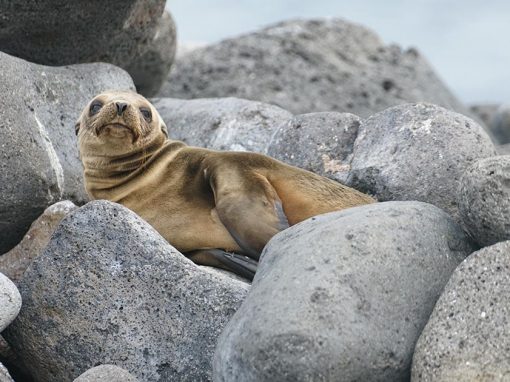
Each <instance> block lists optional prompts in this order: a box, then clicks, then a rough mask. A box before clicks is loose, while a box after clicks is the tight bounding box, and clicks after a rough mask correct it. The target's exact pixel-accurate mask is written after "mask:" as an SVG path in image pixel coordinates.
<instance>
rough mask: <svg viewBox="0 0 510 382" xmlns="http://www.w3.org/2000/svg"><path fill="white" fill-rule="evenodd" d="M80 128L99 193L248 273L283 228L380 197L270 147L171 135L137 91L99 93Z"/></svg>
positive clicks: (93, 189) (184, 244) (196, 257)
mask: <svg viewBox="0 0 510 382" xmlns="http://www.w3.org/2000/svg"><path fill="white" fill-rule="evenodd" d="M76 134H77V135H78V147H79V153H80V158H81V160H82V163H83V167H84V178H85V187H86V190H87V192H88V193H89V195H90V196H91V197H92V198H94V199H106V200H110V201H113V202H117V203H121V204H123V205H124V206H126V207H128V208H129V209H131V210H132V211H134V212H136V213H137V214H138V215H140V216H141V217H142V218H143V219H145V220H146V221H147V222H148V223H150V224H151V225H152V226H153V227H154V228H155V229H156V230H157V231H158V232H159V233H160V234H161V235H162V236H163V237H164V238H165V239H167V240H168V242H169V243H170V244H172V245H173V246H174V247H175V248H177V249H178V250H179V251H181V252H182V253H184V254H185V255H187V256H188V257H189V258H190V259H192V260H193V261H194V262H196V263H198V264H202V265H212V266H216V267H223V268H227V269H230V270H234V271H236V272H238V273H241V274H243V275H244V276H247V277H251V276H253V273H254V271H255V269H256V261H258V259H259V257H260V254H261V252H262V249H263V248H264V246H265V245H266V243H267V242H268V241H269V239H271V237H273V236H274V235H275V234H276V233H278V232H280V231H282V230H283V229H285V228H287V227H289V226H292V225H294V224H296V223H299V222H301V221H303V220H305V219H307V218H309V217H311V216H314V215H319V214H322V213H325V212H330V211H336V210H342V209H345V208H349V207H354V206H358V205H362V204H368V203H373V202H374V199H373V198H371V197H370V196H368V195H365V194H362V193H361V192H358V191H356V190H354V189H352V188H349V187H346V186H344V185H342V184H340V183H337V182H335V181H333V180H331V179H327V178H324V177H322V176H319V175H316V174H313V173H311V172H308V171H305V170H302V169H299V168H297V167H293V166H290V165H287V164H285V163H282V162H280V161H277V160H275V159H272V158H270V157H267V156H265V155H261V154H256V153H250V152H220V151H213V150H208V149H203V148H197V147H190V146H187V145H186V144H184V143H183V142H179V141H173V140H170V139H168V131H167V127H166V125H165V123H164V122H163V120H162V118H161V116H160V115H159V113H158V112H157V110H156V109H155V108H154V107H153V106H152V104H151V103H150V102H149V101H147V99H145V98H144V97H142V96H141V95H138V94H136V93H132V92H127V91H108V92H105V93H102V94H99V95H98V96H96V97H94V99H92V100H91V101H90V102H89V104H88V105H87V106H86V107H85V109H84V110H83V112H82V113H81V116H80V117H79V119H78V122H77V124H76ZM229 252H234V253H236V254H238V255H235V254H229ZM239 255H241V256H239ZM245 256H247V257H245ZM250 259H251V260H250Z"/></svg>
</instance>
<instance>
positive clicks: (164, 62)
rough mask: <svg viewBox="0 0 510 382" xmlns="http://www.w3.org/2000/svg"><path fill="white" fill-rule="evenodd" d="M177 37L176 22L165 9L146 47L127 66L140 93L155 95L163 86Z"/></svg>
mask: <svg viewBox="0 0 510 382" xmlns="http://www.w3.org/2000/svg"><path fill="white" fill-rule="evenodd" d="M176 38H177V32H176V29H175V22H174V20H173V19H172V16H171V15H170V13H168V11H165V12H164V13H163V16H162V17H161V19H160V20H159V22H158V25H157V26H156V32H155V33H154V37H153V38H152V40H150V42H149V43H148V46H147V47H146V49H144V50H143V51H141V52H139V54H138V55H137V56H136V57H135V58H134V59H133V60H132V61H131V63H130V64H129V65H127V66H125V69H126V70H127V71H128V72H129V74H130V75H131V76H132V77H133V80H134V82H135V85H136V90H137V91H138V93H140V94H143V95H144V96H145V97H153V96H154V95H156V93H157V92H158V90H159V89H160V88H161V86H162V85H163V82H164V81H165V78H166V77H167V76H168V73H169V72H170V68H171V67H172V63H173V62H174V57H175V51H176V48H177V42H176Z"/></svg>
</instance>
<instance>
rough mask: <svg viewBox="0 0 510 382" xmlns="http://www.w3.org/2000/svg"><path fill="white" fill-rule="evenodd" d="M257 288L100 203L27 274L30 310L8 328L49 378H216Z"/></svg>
mask: <svg viewBox="0 0 510 382" xmlns="http://www.w3.org/2000/svg"><path fill="white" fill-rule="evenodd" d="M247 289H248V284H246V283H243V282H241V281H238V280H235V279H233V278H230V277H227V276H223V275H221V274H213V273H211V272H207V271H203V270H202V269H201V268H200V267H199V266H197V265H195V264H194V263H192V262H191V261H189V260H188V259H186V258H185V257H184V256H182V255H181V254H180V253H179V252H178V251H177V250H175V249H174V248H173V247H172V246H170V245H169V244H168V243H167V242H166V241H165V240H164V239H163V238H162V237H161V236H160V235H159V234H158V233H157V232H156V231H155V230H154V229H153V228H152V227H150V226H149V225H148V224H147V223H145V222H144V221H143V220H142V219H140V218H139V217H138V216H137V215H135V214H134V213H133V212H131V211H129V210H128V209H126V208H125V207H122V206H120V205H118V204H114V203H110V202H107V201H94V202H90V203H88V204H87V205H85V206H84V207H82V208H80V209H78V210H76V211H74V212H72V213H71V214H69V215H68V216H66V217H65V218H64V219H63V220H62V222H61V223H60V225H59V227H58V228H57V230H56V231H55V233H54V234H53V236H52V238H51V240H50V242H49V244H48V246H47V247H46V250H45V251H44V252H43V253H42V254H41V255H40V256H38V257H37V258H36V259H35V260H34V262H33V263H32V265H31V266H30V267H29V268H28V270H27V271H26V272H25V275H24V277H23V279H22V281H21V283H20V291H21V294H22V296H23V301H24V304H23V308H22V310H21V312H20V315H19V316H18V318H17V319H16V320H15V321H14V322H13V323H12V324H11V325H10V326H9V328H8V329H7V330H6V331H5V332H4V333H3V334H4V336H5V338H6V340H7V341H9V343H10V344H11V346H12V348H13V350H14V351H15V352H16V353H17V354H18V356H19V357H20V358H21V360H23V361H24V363H25V365H24V368H25V369H26V370H28V371H29V372H30V373H31V374H32V376H33V377H34V379H36V380H37V381H39V382H50V381H52V382H53V381H71V380H73V379H74V378H76V377H78V376H79V375H80V374H82V373H83V372H85V371H86V370H88V369H89V368H90V367H92V366H94V365H98V364H115V365H117V366H119V367H122V368H124V369H126V370H129V371H130V372H131V373H132V374H133V375H134V376H136V377H137V378H138V379H140V380H141V381H144V382H151V381H161V382H162V381H173V380H179V381H197V380H208V379H210V378H211V374H212V355H213V352H214V348H215V345H216V340H217V337H218V336H219V334H220V332H221V331H222V329H223V327H224V326H225V324H226V323H227V322H228V320H229V319H230V318H231V316H232V315H233V314H234V312H235V311H236V309H237V308H238V306H239V305H240V303H241V301H242V300H243V298H244V297H245V295H246V293H247Z"/></svg>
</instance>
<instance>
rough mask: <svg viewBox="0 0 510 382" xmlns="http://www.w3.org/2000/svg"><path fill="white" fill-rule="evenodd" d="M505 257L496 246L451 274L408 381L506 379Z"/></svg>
mask: <svg viewBox="0 0 510 382" xmlns="http://www.w3.org/2000/svg"><path fill="white" fill-rule="evenodd" d="M509 254H510V242H509V241H506V242H502V243H498V244H496V245H493V246H492V247H487V248H483V249H481V250H480V251H478V252H476V253H474V254H472V255H471V256H469V257H468V258H467V259H466V260H465V261H464V262H463V263H462V264H460V265H459V267H458V268H457V269H456V270H455V272H454V273H453V275H452V277H451V279H450V281H449V282H448V285H447V286H446V288H445V290H444V292H443V294H442V295H441V297H440V298H439V300H438V302H437V304H436V306H435V308H434V312H433V313H432V315H431V317H430V320H429V322H428V323H427V326H426V327H425V329H424V330H423V333H422V334H421V336H420V339H419V340H418V343H417V345H416V350H415V353H414V358H413V370H412V380H413V382H426V381H430V382H457V381H463V382H464V381H466V382H469V381H473V382H475V381H495V382H496V381H499V382H504V381H508V380H509V376H510V359H509V358H508V349H509V348H510V337H508V331H509V323H508V307H509V306H510V292H509V291H510V278H509V277H508V274H509V272H510V256H509Z"/></svg>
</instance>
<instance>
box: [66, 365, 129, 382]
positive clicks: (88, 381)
mask: <svg viewBox="0 0 510 382" xmlns="http://www.w3.org/2000/svg"><path fill="white" fill-rule="evenodd" d="M137 381H138V379H136V378H135V377H133V376H132V375H131V374H129V372H127V371H126V370H124V369H122V368H121V367H118V366H115V365H100V366H96V367H93V368H92V369H89V370H87V371H86V372H85V373H83V374H82V375H80V376H79V377H78V378H76V379H75V380H74V382H137Z"/></svg>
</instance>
